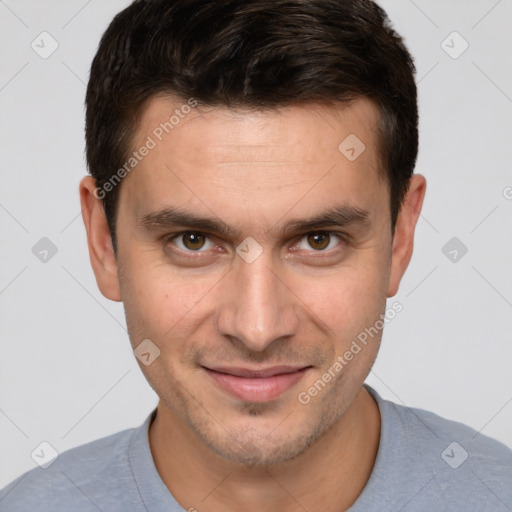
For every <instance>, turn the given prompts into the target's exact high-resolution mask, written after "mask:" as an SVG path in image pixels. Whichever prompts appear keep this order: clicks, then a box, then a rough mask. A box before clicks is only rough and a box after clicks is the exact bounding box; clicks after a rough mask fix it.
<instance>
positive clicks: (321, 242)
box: [308, 233, 330, 250]
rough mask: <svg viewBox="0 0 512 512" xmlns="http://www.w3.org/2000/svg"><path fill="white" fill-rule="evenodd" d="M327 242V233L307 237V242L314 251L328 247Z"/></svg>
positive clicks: (328, 238)
mask: <svg viewBox="0 0 512 512" xmlns="http://www.w3.org/2000/svg"><path fill="white" fill-rule="evenodd" d="M329 241H330V236H329V234H327V233H316V234H313V235H309V236H308V242H309V244H310V245H311V247H313V249H315V250H320V249H325V248H326V247H327V246H328V245H329ZM315 245H316V247H315Z"/></svg>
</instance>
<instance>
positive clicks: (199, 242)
mask: <svg viewBox="0 0 512 512" xmlns="http://www.w3.org/2000/svg"><path fill="white" fill-rule="evenodd" d="M181 239H182V242H183V245H184V246H185V247H186V248H187V249H190V250H191V251H194V250H197V249H202V248H203V246H204V243H205V241H206V237H205V236H204V235H203V234H202V233H197V232H195V231H187V232H185V233H183V234H182V235H181Z"/></svg>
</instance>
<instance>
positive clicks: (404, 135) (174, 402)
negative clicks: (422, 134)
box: [80, 0, 425, 463]
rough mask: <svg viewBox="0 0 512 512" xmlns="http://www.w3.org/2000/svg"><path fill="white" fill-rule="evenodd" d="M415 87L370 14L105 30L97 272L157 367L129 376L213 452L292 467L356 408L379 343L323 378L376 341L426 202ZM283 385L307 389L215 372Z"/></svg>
mask: <svg viewBox="0 0 512 512" xmlns="http://www.w3.org/2000/svg"><path fill="white" fill-rule="evenodd" d="M413 75H414V66H413V62H412V59H411V56H410V55H409V53H408V52H407V50H406V48H405V46H404V44H403V42H402V40H401V38H400V37H399V36H398V35H397V34H396V33H395V32H394V31H393V30H392V28H391V27H390V25H389V23H388V20H387V18H386V15H385V13H384V12H383V11H382V9H380V8H379V7H378V6H377V5H375V4H374V3H373V2H370V1H361V0H353V1H343V2H341V1H334V0H308V1H307V2H306V1H302V0H295V1H286V2H285V1H275V0H273V1H268V0H260V1H243V2H242V1H231V0H230V1H226V2H205V1H204V0H183V1H169V0H153V1H148V0H146V1H135V2H134V3H133V4H131V5H130V6H129V7H128V8H126V9H125V10H123V11H122V12H121V13H119V14H118V15H117V16H116V17H115V18H114V20H113V21H112V23H111V24H110V26H109V27H108V29H107V31H106V32H105V34H104V36H103V38H102V40H101V43H100V46H99V49H98V52H97V54H96V56H95V58H94V61H93V64H92V67H91V76H90V80H89V84H88V88H87V97H86V108H87V110H86V144H87V147H86V154H87V162H88V167H89V170H90V172H91V174H92V176H91V177H87V178H84V180H83V181H82V183H81V187H80V190H81V201H82V208H83V213H84V222H85V225H86V229H87V235H88V243H89V251H90V256H91V262H92V265H93V269H94V272H95V275H96V279H97V282H98V286H99V288H100V290H101V291H102V293H103V294H104V295H105V296H106V297H108V298H110V299H112V300H117V301H123V303H124V307H125V313H126V320H127V325H128V331H129V335H130V340H131V343H132V346H133V348H134V349H136V348H137V347H138V346H140V344H141V343H142V342H143V341H144V340H151V343H150V345H149V346H150V347H153V348H152V349H151V350H154V354H155V355H157V354H158V357H156V358H154V360H153V358H151V360H152V362H151V363H150V364H147V365H146V364H141V368H142V370H143V372H144V374H145V375H146V377H147V379H148V381H149V382H150V384H151V385H152V387H153V388H154V389H155V391H156V392H157V394H158V395H159V397H160V398H161V403H162V407H164V408H165V410H166V411H167V414H168V415H169V417H172V418H173V419H174V420H175V421H176V422H180V424H182V425H184V426H186V427H187V428H189V429H190V431H191V432H193V433H194V435H196V436H197V439H199V440H200V441H201V442H202V443H203V444H204V445H205V446H208V447H209V448H211V449H212V450H213V451H214V452H215V453H217V454H218V455H220V456H222V457H225V458H227V459H231V460H235V461H238V462H249V461H250V462H253V463H276V462H282V461H285V460H289V459H291V458H294V457H296V456H298V455H300V454H301V453H303V452H304V451H305V450H306V449H307V448H308V447H309V446H311V445H312V444H313V443H314V442H315V441H316V440H317V439H319V438H320V437H321V436H322V434H324V433H325V432H326V431H327V430H328V429H329V428H331V427H332V426H333V425H334V424H336V422H337V421H339V419H340V418H342V416H343V414H344V412H345V411H346V410H347V408H348V407H349V406H350V404H351V402H352V400H353V399H354V397H355V396H356V394H357V393H358V392H359V390H360V388H361V386H362V383H363V382H364V379H365V378H366V376H367V374H368V372H369V370H370V368H371V366H372V364H373V362H374V360H375V357H376V355H377V352H378V347H379V344H380V339H381V335H382V328H379V329H377V333H376V334H374V335H372V336H371V337H369V338H368V337H367V340H366V343H364V344H363V343H361V342H360V343H359V345H361V346H360V350H359V351H358V352H357V354H355V355H354V356H353V358H351V359H350V360H349V361H346V360H345V361H346V364H343V365H342V368H341V369H340V370H338V369H337V368H339V367H338V366H336V367H334V366H335V363H336V361H338V362H339V358H340V357H342V356H343V354H345V353H346V352H347V351H349V350H351V347H353V341H354V340H357V339H358V336H359V335H360V334H361V333H362V332H365V330H368V329H371V328H372V327H373V328H374V330H375V325H376V322H378V321H380V322H381V324H382V318H383V317H382V315H385V309H386V299H387V298H388V297H391V296H393V295H394V294H395V293H396V291H397V289H398V286H399V283H400V279H401V277H402V275H403V273H404V271H405V269H406V267H407V265H408V263H409V260H410V257H411V254H412V244H413V235H414V227H415V224H416V221H417V218H418V215H419V211H420V209H421V204H422V200H423V195H424V191H425V183H424V180H423V178H422V177H421V176H418V175H416V176H413V170H414V164H415V161H416V156H417V144H418V133H417V125H418V114H417V103H416V86H415V83H414V76H413ZM372 332H374V331H372ZM359 339H360V338H359ZM145 343H147V342H145ZM353 352H355V350H353ZM340 364H341V363H340ZM281 366H286V367H287V369H286V371H290V369H298V368H300V369H301V371H300V375H299V376H298V377H297V379H298V380H297V381H296V382H293V383H291V384H290V385H289V386H288V385H287V386H284V384H282V383H277V382H278V381H279V382H281V381H282V382H286V379H281V380H280V379H276V380H275V383H274V384H272V386H273V388H272V389H273V391H272V392H271V393H270V394H268V393H267V395H266V396H265V397H263V396H256V395H255V394H254V393H251V392H250V390H249V391H248V392H245V391H247V389H245V391H244V392H240V393H237V392H236V389H235V391H233V389H231V391H226V386H227V387H228V388H230V387H232V383H231V384H230V382H231V381H230V380H229V378H228V379H227V381H229V382H227V381H226V379H225V378H224V377H223V374H224V372H223V370H226V369H228V370H229V369H233V368H237V369H245V370H254V371H256V370H262V369H263V370H265V369H268V368H274V369H275V368H277V367H281ZM326 372H327V373H330V374H331V376H332V378H330V379H329V382H328V383H326V384H327V385H326V386H325V388H324V387H322V389H321V390H318V392H317V393H313V394H314V396H313V398H312V399H310V400H307V402H308V403H307V404H305V403H304V402H305V400H302V401H301V400H300V399H298V396H300V395H301V392H304V391H307V390H308V389H310V388H311V386H313V385H314V384H315V382H316V383H318V380H319V379H322V376H324V375H325V374H326ZM294 378H295V377H294ZM235 380H236V379H235ZM289 380H290V379H289ZM324 380H325V379H324ZM221 381H222V382H221ZM237 385H238V384H237ZM237 385H235V386H234V387H235V388H236V387H237ZM281 385H283V386H284V387H285V388H286V389H284V390H282V392H281V391H280V392H278V391H279V390H278V389H277V388H279V386H281ZM272 386H271V387H272ZM249 387H250V386H249ZM317 387H319V386H318V385H317ZM246 388H247V386H246ZM302 396H303V397H304V395H303V394H302ZM308 396H310V398H311V393H310V394H309V395H308ZM289 416H290V417H293V421H292V422H291V423H289V424H286V425H285V427H282V428H276V427H277V426H278V425H280V424H281V423H282V422H283V421H284V419H285V418H286V417H289ZM270 432H272V435H269V433H270Z"/></svg>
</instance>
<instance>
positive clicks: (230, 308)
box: [217, 251, 299, 352]
mask: <svg viewBox="0 0 512 512" xmlns="http://www.w3.org/2000/svg"><path fill="white" fill-rule="evenodd" d="M277 268H278V266H277V267H276V269H277ZM276 269H275V268H274V265H273V262H272V258H271V255H267V254H265V251H264V252H263V253H262V254H261V255H260V256H259V257H258V259H257V260H256V261H254V262H252V263H247V262H246V261H244V260H243V259H242V258H237V261H236V262H235V268H234V269H233V270H232V272H230V275H229V276H228V277H229V279H228V280H227V282H225V283H224V287H223V290H222V292H221V295H220V296H221V297H222V298H221V301H222V305H221V309H220V313H219V315H218V317H217V322H218V324H217V328H218V330H219V333H220V334H221V335H223V336H227V337H230V338H232V339H236V340H237V341H238V342H239V343H242V344H243V345H245V346H246V347H247V348H248V349H250V350H251V351H254V352H262V351H264V350H265V349H266V348H267V347H269V346H270V345H271V344H272V343H273V342H274V341H276V340H280V339H282V338H285V337H290V336H293V335H294V334H295V333H296V332H297V329H298V326H299V316H298V310H297V302H298V300H297V298H296V296H295V295H294V293H293V292H292V290H290V288H289V287H288V286H287V284H286V282H285V280H284V278H283V277H282V276H280V275H279V274H278V270H276Z"/></svg>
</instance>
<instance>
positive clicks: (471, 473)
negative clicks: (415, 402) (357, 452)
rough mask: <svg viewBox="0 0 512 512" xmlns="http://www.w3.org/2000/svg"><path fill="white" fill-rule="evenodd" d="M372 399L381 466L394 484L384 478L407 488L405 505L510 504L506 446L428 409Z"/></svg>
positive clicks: (511, 475)
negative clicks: (379, 422) (378, 425)
mask: <svg viewBox="0 0 512 512" xmlns="http://www.w3.org/2000/svg"><path fill="white" fill-rule="evenodd" d="M372 394H373V393H372ZM375 395H376V394H374V396H375ZM375 398H376V399H377V402H378V404H379V408H380V410H381V417H382V431H381V443H382V444H383V450H384V451H385V452H386V453H385V454H383V455H382V458H383V460H382V461H381V463H384V464H381V466H386V467H387V469H388V471H389V472H390V473H391V474H393V478H394V479H395V483H394V484H391V483H390V480H387V481H388V483H389V485H393V486H395V485H401V486H402V488H405V489H409V491H407V492H406V493H404V497H403V499H404V502H405V501H407V499H411V500H412V501H411V503H410V504H409V505H408V506H409V508H407V507H406V509H405V510H409V509H410V510H421V507H422V506H432V505H434V504H435V505H436V506H438V507H440V508H438V510H463V509H464V507H467V508H466V510H493V511H497V510H502V509H503V510H507V507H508V508H509V509H512V450H511V449H510V448H509V447H508V446H506V445H505V444H503V443H501V442H499V441H497V440H495V439H492V438H490V437H488V436H486V435H484V434H482V433H481V432H478V431H477V430H475V429H473V428H471V427H469V426H467V425H465V424H463V423H460V422H457V421H453V420H449V419H446V418H443V417H441V416H439V415H437V414H435V413H433V412H430V411H426V410H424V409H419V408H413V407H407V406H405V405H400V404H396V403H393V402H390V401H387V400H383V399H382V398H380V397H379V396H378V395H377V396H375ZM397 481H399V483H397ZM413 491H414V492H413ZM415 493H417V494H415ZM409 494H410V496H409ZM412 496H414V499H412ZM413 504H416V505H417V506H418V508H414V507H413ZM500 507H502V508H500Z"/></svg>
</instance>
